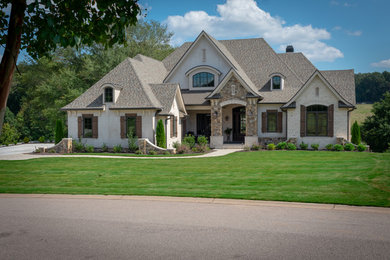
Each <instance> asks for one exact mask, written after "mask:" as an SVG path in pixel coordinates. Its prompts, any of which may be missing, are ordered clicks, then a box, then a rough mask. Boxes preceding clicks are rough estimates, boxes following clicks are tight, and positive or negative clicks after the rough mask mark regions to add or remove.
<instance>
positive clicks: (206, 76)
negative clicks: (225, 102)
mask: <svg viewBox="0 0 390 260" xmlns="http://www.w3.org/2000/svg"><path fill="white" fill-rule="evenodd" d="M192 87H193V88H210V87H214V74H211V73H208V72H200V73H197V74H195V75H194V76H193V77H192Z"/></svg>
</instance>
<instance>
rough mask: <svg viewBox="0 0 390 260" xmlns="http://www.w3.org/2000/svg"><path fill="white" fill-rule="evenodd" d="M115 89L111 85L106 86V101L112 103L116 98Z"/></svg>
mask: <svg viewBox="0 0 390 260" xmlns="http://www.w3.org/2000/svg"><path fill="white" fill-rule="evenodd" d="M113 92H114V91H113V89H112V88H111V87H106V88H104V102H105V103H112V102H113V100H114V93H113Z"/></svg>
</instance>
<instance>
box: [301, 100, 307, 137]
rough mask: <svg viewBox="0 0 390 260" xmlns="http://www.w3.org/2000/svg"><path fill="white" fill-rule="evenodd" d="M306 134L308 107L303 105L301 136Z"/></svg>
mask: <svg viewBox="0 0 390 260" xmlns="http://www.w3.org/2000/svg"><path fill="white" fill-rule="evenodd" d="M304 136H306V107H305V106H304V105H301V137H304Z"/></svg>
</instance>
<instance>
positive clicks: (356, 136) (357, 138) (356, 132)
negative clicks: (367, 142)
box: [351, 121, 362, 145]
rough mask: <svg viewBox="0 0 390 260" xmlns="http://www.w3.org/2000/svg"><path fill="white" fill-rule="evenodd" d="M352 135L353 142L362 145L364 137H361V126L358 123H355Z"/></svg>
mask: <svg viewBox="0 0 390 260" xmlns="http://www.w3.org/2000/svg"><path fill="white" fill-rule="evenodd" d="M351 134H352V137H351V142H352V143H353V144H356V145H358V144H360V142H361V141H362V137H361V135H360V126H359V124H358V122H357V121H355V123H353V125H352V129H351Z"/></svg>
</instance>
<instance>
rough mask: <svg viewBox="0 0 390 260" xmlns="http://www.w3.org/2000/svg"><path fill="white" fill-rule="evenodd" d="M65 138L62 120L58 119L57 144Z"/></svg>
mask: <svg viewBox="0 0 390 260" xmlns="http://www.w3.org/2000/svg"><path fill="white" fill-rule="evenodd" d="M62 138H64V125H63V123H62V120H60V119H57V122H56V132H55V143H56V144H58V143H59V142H61V140H62Z"/></svg>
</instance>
